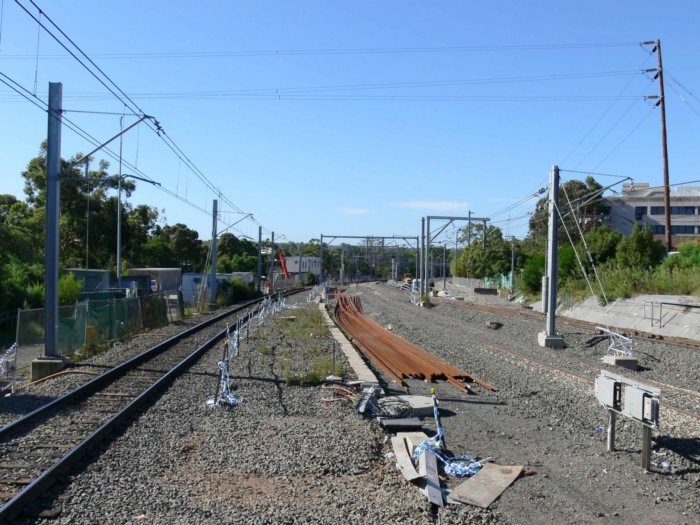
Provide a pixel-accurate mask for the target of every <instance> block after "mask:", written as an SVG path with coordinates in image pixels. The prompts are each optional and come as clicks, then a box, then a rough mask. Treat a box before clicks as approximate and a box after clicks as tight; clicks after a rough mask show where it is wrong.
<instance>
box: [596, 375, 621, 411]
mask: <svg viewBox="0 0 700 525" xmlns="http://www.w3.org/2000/svg"><path fill="white" fill-rule="evenodd" d="M595 396H596V398H597V399H598V401H600V402H601V403H602V404H603V405H604V406H606V407H609V408H613V409H615V410H620V406H621V399H622V383H620V382H619V381H615V379H613V378H611V377H607V376H604V375H600V376H598V377H596V379H595Z"/></svg>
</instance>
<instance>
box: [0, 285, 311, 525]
mask: <svg viewBox="0 0 700 525" xmlns="http://www.w3.org/2000/svg"><path fill="white" fill-rule="evenodd" d="M296 291H298V290H288V291H286V292H285V293H284V295H285V296H287V295H291V294H293V293H295V292H296ZM263 299H264V298H259V299H254V300H252V301H249V302H247V303H244V304H242V305H238V306H236V307H235V308H233V309H231V310H227V311H226V312H223V313H222V314H220V315H217V316H215V317H212V318H211V319H207V320H206V321H204V322H202V323H200V324H198V325H196V326H194V327H192V328H190V329H188V330H185V331H183V332H181V333H180V334H177V335H175V336H173V337H171V338H169V339H167V340H165V341H163V342H162V343H160V344H158V345H155V346H154V347H152V348H150V349H148V350H146V351H144V352H142V353H141V354H139V355H137V356H135V357H133V358H131V359H129V360H128V361H125V362H124V363H122V364H120V365H118V366H116V367H114V368H112V369H111V370H109V371H108V372H105V373H104V374H102V375H101V376H99V377H97V378H95V379H93V380H92V381H89V382H88V383H85V384H83V385H81V386H79V387H77V388H76V389H74V390H72V391H71V392H68V393H67V394H65V395H63V396H61V397H60V398H58V399H56V400H54V401H52V402H51V403H48V404H46V405H44V406H43V407H40V408H38V409H36V410H34V411H33V412H31V413H29V414H27V415H26V416H24V417H22V418H20V419H18V420H16V421H14V422H12V423H10V424H8V425H6V426H5V427H3V428H2V429H0V439H2V438H6V437H8V436H11V435H12V434H15V433H16V432H18V431H20V430H21V428H22V427H23V426H26V425H29V424H31V423H33V422H34V421H35V420H36V419H38V418H40V417H42V416H43V415H46V414H48V413H49V412H51V411H52V410H53V409H55V408H57V407H60V406H63V405H67V404H70V403H72V402H74V401H76V400H78V399H81V398H83V397H86V396H89V395H90V394H91V393H93V392H94V391H96V390H99V389H100V387H102V386H103V385H104V384H106V383H109V382H111V380H113V379H117V378H118V377H120V376H121V375H122V374H124V373H125V372H127V371H128V370H130V369H133V368H135V367H136V366H138V365H139V364H141V363H143V362H144V361H146V360H148V359H149V358H151V357H155V356H157V355H159V354H160V353H162V352H163V351H165V350H167V349H168V348H170V347H171V346H173V345H174V344H175V343H177V342H179V341H180V340H181V339H184V338H186V337H189V336H191V335H193V334H195V333H197V332H199V331H201V330H202V329H204V328H206V327H208V326H210V325H212V324H214V323H216V322H218V321H221V320H222V319H224V318H226V317H228V316H230V315H232V314H235V313H237V312H240V311H241V310H244V309H245V308H247V307H249V306H252V305H255V304H258V303H260V302H262V301H263ZM226 331H227V329H226V328H225V329H222V330H221V331H219V332H218V333H217V334H216V335H214V336H213V337H212V338H210V339H209V340H208V341H206V342H204V343H203V344H202V345H200V346H199V347H198V348H197V349H195V350H194V351H193V352H191V353H190V354H189V355H187V356H186V357H185V358H184V359H182V360H181V361H180V362H179V363H178V364H177V365H175V366H174V367H173V368H172V369H170V371H168V372H166V373H165V374H163V375H162V376H161V377H160V378H159V379H157V380H156V381H155V382H154V383H152V384H151V385H150V386H149V387H148V388H146V390H144V391H143V392H141V394H138V395H137V396H136V397H135V398H134V399H132V400H131V401H130V402H129V403H128V404H127V405H125V406H124V407H122V408H121V409H120V410H119V411H118V412H117V413H116V414H114V415H113V416H112V417H110V418H109V419H107V420H106V421H105V422H103V423H102V424H101V425H100V426H99V427H98V428H97V429H96V430H94V431H93V432H92V433H91V434H89V435H88V436H87V437H86V438H85V439H83V440H82V441H81V442H80V443H78V444H77V445H76V446H75V447H73V448H72V449H71V450H70V451H69V452H67V453H66V454H65V455H64V456H63V457H61V458H60V459H58V460H57V461H56V462H55V463H54V464H53V465H51V466H50V467H49V468H48V469H46V470H45V471H43V472H42V473H41V474H40V475H39V476H38V477H36V478H35V479H34V480H33V481H32V482H31V483H29V484H28V485H26V486H25V487H24V488H23V489H22V490H20V491H19V492H18V493H17V494H15V495H14V496H13V497H12V498H11V499H10V500H8V501H7V502H6V503H5V504H4V505H2V507H0V523H8V522H10V520H11V519H12V518H13V517H14V516H16V515H17V514H19V513H20V512H21V511H22V510H23V509H24V508H25V507H26V506H27V505H29V504H30V503H32V502H33V501H35V500H36V498H37V497H39V496H40V495H41V494H42V492H43V491H45V490H46V489H47V488H48V487H49V486H51V485H52V484H53V483H54V481H55V480H56V478H57V477H58V476H59V475H61V474H63V473H64V472H66V471H67V470H68V469H70V468H71V467H73V466H74V465H75V464H76V463H77V462H78V461H79V460H80V459H81V458H82V457H83V456H84V455H85V454H86V453H87V452H88V451H89V450H90V449H91V448H92V447H94V446H95V445H96V444H97V443H99V442H100V441H102V440H103V439H104V438H106V437H107V436H108V435H109V434H110V433H111V432H113V431H114V430H116V429H117V428H118V427H119V426H120V425H122V424H123V423H124V422H125V421H126V420H127V419H128V418H130V417H131V416H132V415H134V414H136V413H137V411H138V410H139V409H140V408H141V407H142V406H143V405H145V404H146V402H147V401H149V400H151V399H154V398H155V397H156V395H157V394H158V393H160V392H161V391H162V390H163V388H165V387H166V386H168V385H169V384H170V383H172V382H173V381H174V380H175V379H176V378H177V377H178V376H180V375H181V374H182V373H184V371H185V370H187V368H189V367H190V366H191V365H192V364H194V362H195V361H196V360H197V359H199V357H201V356H202V354H204V353H205V352H206V351H207V350H209V349H210V348H211V347H212V346H214V345H215V344H216V343H217V342H218V341H219V340H220V339H222V338H223V337H224V336H225V335H226Z"/></svg>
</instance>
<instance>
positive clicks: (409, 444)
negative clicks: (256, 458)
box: [396, 432, 428, 455]
mask: <svg viewBox="0 0 700 525" xmlns="http://www.w3.org/2000/svg"><path fill="white" fill-rule="evenodd" d="M396 437H400V438H403V439H405V440H406V448H407V449H408V453H409V454H410V455H413V451H414V450H415V449H416V447H417V446H418V445H420V444H421V443H422V442H423V441H425V440H426V439H428V436H427V435H426V434H425V432H397V433H396Z"/></svg>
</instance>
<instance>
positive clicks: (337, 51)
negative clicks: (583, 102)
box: [5, 42, 639, 60]
mask: <svg viewBox="0 0 700 525" xmlns="http://www.w3.org/2000/svg"><path fill="white" fill-rule="evenodd" d="M638 45H639V42H600V43H578V44H575V43H552V44H505V45H482V46H430V47H376V48H318V49H264V50H249V51H161V52H140V53H96V54H95V56H96V57H98V58H109V59H122V58H123V59H138V58H148V59H153V58H156V59H157V58H163V59H172V58H205V57H206V58H216V57H222V58H225V57H245V56H275V57H283V56H296V55H360V54H410V53H468V52H482V51H536V50H543V51H544V50H560V49H607V48H616V47H636V46H638ZM5 58H10V59H15V60H19V59H26V58H27V55H22V54H15V55H7V56H6V57H5ZM42 58H45V59H50V60H62V59H69V58H70V57H66V56H65V55H46V56H44V57H42Z"/></svg>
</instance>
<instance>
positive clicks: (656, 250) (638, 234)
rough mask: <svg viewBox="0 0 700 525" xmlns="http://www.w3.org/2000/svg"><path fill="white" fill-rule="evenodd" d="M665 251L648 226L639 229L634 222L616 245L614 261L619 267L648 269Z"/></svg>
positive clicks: (659, 260) (654, 264) (655, 263)
mask: <svg viewBox="0 0 700 525" xmlns="http://www.w3.org/2000/svg"><path fill="white" fill-rule="evenodd" d="M664 253H665V249H664V245H663V244H662V243H661V242H659V241H657V240H654V237H653V236H652V234H651V231H649V227H648V226H644V229H640V228H639V226H637V225H636V224H635V225H634V229H633V230H632V233H631V234H630V236H629V237H625V238H624V239H622V240H621V241H620V243H619V244H618V245H617V251H616V253H615V261H616V262H617V264H618V265H619V266H620V267H621V268H641V269H645V270H646V269H649V268H654V267H655V266H657V265H658V264H659V263H660V262H661V259H662V258H663V256H664Z"/></svg>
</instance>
